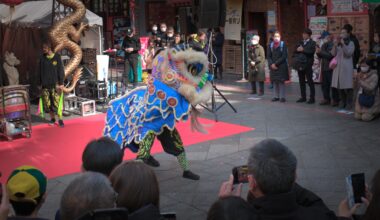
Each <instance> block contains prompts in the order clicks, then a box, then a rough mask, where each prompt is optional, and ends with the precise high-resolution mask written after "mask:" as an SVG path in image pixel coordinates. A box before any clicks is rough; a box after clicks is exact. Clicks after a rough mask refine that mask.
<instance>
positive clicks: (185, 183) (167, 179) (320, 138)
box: [41, 75, 380, 220]
mask: <svg viewBox="0 0 380 220" xmlns="http://www.w3.org/2000/svg"><path fill="white" fill-rule="evenodd" d="M227 78H228V79H225V80H224V81H223V83H221V84H218V88H219V89H220V90H221V91H222V92H223V94H225V95H226V96H227V97H228V99H229V100H230V101H231V103H232V104H233V105H234V106H235V107H236V108H237V110H238V113H237V114H235V113H234V112H233V111H232V110H231V109H230V108H229V107H228V106H227V105H226V106H224V107H223V108H221V109H220V111H219V112H218V117H219V120H220V121H224V122H229V123H234V124H239V125H243V126H248V127H254V128H255V130H254V131H251V132H248V133H243V134H239V135H235V136H231V137H226V138H223V139H218V140H213V141H209V142H203V143H200V144H196V145H192V146H190V147H187V148H186V151H187V155H188V157H189V160H190V167H191V169H192V170H193V171H194V172H195V173H198V174H200V176H201V180H200V181H191V180H186V179H183V178H182V177H181V174H182V173H181V170H180V168H179V166H178V163H177V161H176V159H175V158H174V157H172V156H170V155H167V154H165V153H162V154H159V155H156V156H155V157H156V158H157V159H158V160H159V161H160V163H161V167H159V168H157V169H155V171H156V174H157V176H158V179H159V183H160V190H161V200H160V206H161V212H176V213H177V219H180V220H186V219H206V216H207V211H208V209H209V207H210V206H211V204H212V203H213V202H214V201H215V200H216V199H217V194H218V191H219V187H220V185H221V183H222V182H223V181H225V180H227V179H228V177H229V175H230V173H231V170H232V168H233V167H234V166H238V165H243V164H245V163H246V161H247V157H248V154H249V148H250V147H252V146H253V145H254V144H255V143H257V142H259V141H261V140H263V139H266V138H275V139H278V140H280V141H281V142H283V143H284V144H285V145H287V146H289V147H290V148H291V150H292V151H293V152H294V153H295V154H296V156H297V158H298V173H297V177H298V180H297V181H298V182H299V183H300V184H301V185H303V186H304V187H306V188H308V189H310V190H312V191H314V192H315V193H317V194H318V195H319V196H321V197H322V198H323V199H324V201H325V202H326V204H327V205H328V206H329V207H330V208H331V209H333V210H336V209H337V206H338V203H339V201H340V200H341V199H343V198H344V197H345V195H346V192H345V180H344V178H345V177H346V176H347V175H349V174H351V173H355V172H365V174H366V178H367V181H370V180H371V178H372V176H373V174H374V172H375V171H376V169H378V168H380V160H379V158H380V135H379V130H380V120H376V121H373V122H371V123H363V122H358V121H356V120H355V119H354V118H353V115H343V114H338V113H337V112H336V109H333V108H331V107H321V106H319V105H317V104H315V105H307V104H296V103H295V100H296V99H297V98H298V95H297V94H298V91H299V90H298V84H296V83H293V84H290V85H288V86H287V94H288V98H287V99H288V102H286V103H272V102H271V101H270V99H271V91H270V90H269V89H267V88H266V95H265V96H264V97H263V99H262V100H248V98H249V97H252V96H251V95H249V94H248V92H249V86H248V83H246V82H245V83H244V82H237V81H238V80H239V76H236V75H234V76H232V75H229V76H227ZM317 92H320V87H319V86H317ZM319 97H321V95H320V94H319ZM218 101H220V99H218ZM204 117H207V118H211V119H212V118H213V115H212V114H210V113H208V112H205V114H204ZM76 175H77V174H73V175H68V176H63V177H59V178H56V179H51V180H49V183H48V197H47V201H46V203H45V205H44V206H43V208H42V210H41V215H42V216H43V217H48V218H51V219H52V218H53V217H54V213H55V211H56V210H57V209H58V207H59V201H60V197H61V194H62V192H63V191H64V189H65V187H66V186H67V185H68V184H69V183H70V181H71V180H72V179H73V178H75V177H76ZM243 187H244V192H243V195H246V193H247V186H246V185H245V186H243Z"/></svg>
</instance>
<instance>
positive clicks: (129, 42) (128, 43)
mask: <svg viewBox="0 0 380 220" xmlns="http://www.w3.org/2000/svg"><path fill="white" fill-rule="evenodd" d="M130 47H132V48H133V51H132V52H131V53H128V52H125V58H129V57H131V58H137V57H138V55H139V53H138V52H139V50H140V49H141V43H140V39H138V38H137V37H134V36H133V37H128V36H126V37H125V38H124V41H123V45H122V49H123V50H125V49H127V48H130Z"/></svg>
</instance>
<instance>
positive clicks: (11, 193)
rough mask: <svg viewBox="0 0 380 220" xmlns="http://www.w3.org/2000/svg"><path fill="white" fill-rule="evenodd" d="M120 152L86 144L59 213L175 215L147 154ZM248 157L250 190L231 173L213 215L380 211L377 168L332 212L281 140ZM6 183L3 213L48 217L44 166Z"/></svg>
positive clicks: (69, 217)
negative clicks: (356, 197) (356, 198)
mask: <svg viewBox="0 0 380 220" xmlns="http://www.w3.org/2000/svg"><path fill="white" fill-rule="evenodd" d="M122 158H123V151H122V150H120V148H119V147H118V146H117V144H115V143H114V142H113V141H112V140H110V139H109V138H106V137H103V138H100V139H97V140H94V141H91V142H90V143H89V144H88V145H87V146H86V148H85V150H84V152H83V157H82V161H83V165H82V167H83V172H82V173H81V174H80V175H79V176H78V177H76V178H75V179H74V180H73V181H72V182H71V183H69V185H68V186H67V188H66V189H65V190H64V192H63V194H62V197H61V201H60V207H59V210H56V211H57V212H56V213H57V214H56V217H55V219H56V220H76V219H78V220H79V219H80V220H85V219H86V220H87V219H115V220H119V219H120V220H121V219H132V220H142V219H150V220H155V219H172V218H167V215H165V214H161V212H160V190H159V183H158V180H157V177H156V174H155V173H154V171H153V170H152V169H151V168H150V167H149V166H147V165H146V164H144V163H142V162H139V161H126V162H122ZM246 164H247V167H248V173H247V178H248V183H247V186H248V188H249V191H248V194H247V195H242V184H241V183H240V184H238V185H236V184H235V185H234V177H233V175H230V178H229V180H228V181H226V182H224V183H222V185H221V187H220V192H219V199H218V200H217V201H216V202H215V203H214V204H213V205H212V206H211V207H210V209H209V212H208V216H207V219H208V220H230V219H231V220H232V219H240V220H245V219H251V220H254V219H276V220H279V219H294V220H296V219H310V220H312V219H318V220H323V219H326V220H327V219H331V220H333V219H341V220H345V219H352V218H353V216H354V214H355V212H356V210H357V209H358V208H359V206H366V207H367V208H366V211H365V213H364V214H363V215H362V216H361V217H360V219H363V220H377V219H379V218H380V206H379V204H380V203H379V201H380V170H379V171H378V172H377V173H376V174H375V176H374V178H373V181H372V184H371V188H368V191H367V193H366V196H365V197H363V198H362V204H355V205H354V206H353V207H350V206H349V204H348V201H347V199H344V200H343V201H342V202H341V203H340V204H339V207H338V212H337V213H334V212H333V211H331V210H330V209H329V208H328V207H327V206H326V205H325V203H324V201H323V200H322V199H321V198H320V197H319V196H318V195H316V194H315V193H313V192H311V191H309V190H307V189H305V188H303V187H302V186H300V185H299V184H297V158H296V156H295V155H294V154H293V152H292V151H291V150H290V149H289V148H288V147H287V146H285V145H283V144H282V143H280V142H278V141H276V140H274V139H268V140H264V141H262V142H260V143H258V144H256V145H255V146H253V147H252V148H251V149H250V153H249V158H248V161H247V163H246ZM2 186H3V187H2V196H1V204H0V220H6V219H13V220H16V219H25V218H27V219H35V220H44V219H43V218H40V217H39V210H40V208H41V207H42V206H43V204H44V202H45V200H46V197H47V193H46V186H47V178H46V176H45V175H44V174H43V173H42V172H41V171H40V170H38V169H37V168H35V167H31V166H21V167H18V168H16V169H15V170H14V171H13V172H12V173H11V175H10V176H9V177H8V181H7V182H6V183H4V184H3V185H2ZM242 196H244V197H246V199H244V198H243V197H242ZM342 197H344V195H342ZM10 210H13V211H12V212H11V211H10ZM173 211H175V210H173ZM10 213H12V214H10ZM172 216H173V215H170V217H172Z"/></svg>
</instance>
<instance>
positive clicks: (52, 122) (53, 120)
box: [49, 118, 55, 126]
mask: <svg viewBox="0 0 380 220" xmlns="http://www.w3.org/2000/svg"><path fill="white" fill-rule="evenodd" d="M49 125H50V126H54V125H55V118H52V119H51V120H50V121H49Z"/></svg>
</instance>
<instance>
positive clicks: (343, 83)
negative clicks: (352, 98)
mask: <svg viewBox="0 0 380 220" xmlns="http://www.w3.org/2000/svg"><path fill="white" fill-rule="evenodd" d="M354 51H355V45H354V43H353V42H352V41H350V43H349V44H348V45H345V44H343V45H342V46H337V47H334V48H333V49H332V51H331V54H332V55H333V56H335V57H336V59H337V61H338V65H337V66H336V67H335V69H334V73H333V78H332V83H331V87H333V88H337V89H352V87H353V75H354V68H353V61H352V56H353V54H354Z"/></svg>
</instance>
